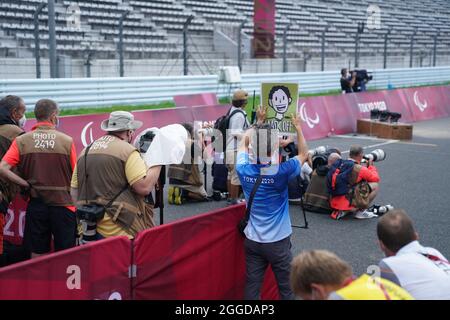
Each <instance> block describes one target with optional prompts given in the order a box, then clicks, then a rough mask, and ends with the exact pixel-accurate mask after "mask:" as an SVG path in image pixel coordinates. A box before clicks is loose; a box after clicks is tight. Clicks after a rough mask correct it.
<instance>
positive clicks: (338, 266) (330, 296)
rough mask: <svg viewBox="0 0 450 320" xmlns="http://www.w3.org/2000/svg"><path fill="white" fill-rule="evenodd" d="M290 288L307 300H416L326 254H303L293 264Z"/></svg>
mask: <svg viewBox="0 0 450 320" xmlns="http://www.w3.org/2000/svg"><path fill="white" fill-rule="evenodd" d="M291 287H292V290H293V291H294V293H295V295H296V296H298V297H300V298H302V299H304V300H413V297H411V295H410V294H409V293H408V292H406V291H405V290H404V289H402V288H400V287H399V286H398V285H396V284H395V283H393V282H391V281H389V280H386V279H382V278H380V277H375V276H369V275H367V274H363V275H361V276H360V277H358V278H356V277H355V276H353V271H352V267H351V266H350V265H349V264H348V263H347V262H345V261H343V260H342V259H340V258H339V257H338V256H337V255H335V254H334V253H332V252H330V251H327V250H312V251H303V252H302V253H300V254H299V255H298V256H296V257H295V258H294V260H293V261H292V271H291Z"/></svg>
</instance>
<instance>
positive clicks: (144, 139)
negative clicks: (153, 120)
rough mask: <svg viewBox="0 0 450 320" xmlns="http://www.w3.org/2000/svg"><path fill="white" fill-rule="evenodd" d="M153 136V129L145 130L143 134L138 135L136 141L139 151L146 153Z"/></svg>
mask: <svg viewBox="0 0 450 320" xmlns="http://www.w3.org/2000/svg"><path fill="white" fill-rule="evenodd" d="M154 138H155V134H154V133H153V131H147V132H146V133H145V134H143V135H142V136H140V137H139V141H138V146H139V152H140V153H146V152H147V150H148V148H149V147H150V145H151V144H152V142H153V139H154Z"/></svg>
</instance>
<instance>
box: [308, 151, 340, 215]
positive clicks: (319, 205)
mask: <svg viewBox="0 0 450 320" xmlns="http://www.w3.org/2000/svg"><path fill="white" fill-rule="evenodd" d="M310 156H311V161H312V167H313V173H312V175H311V181H310V183H309V185H308V188H307V189H306V192H305V200H304V207H305V210H308V211H311V212H316V213H324V214H331V212H332V211H333V210H332V209H331V207H330V195H329V193H328V188H327V174H328V171H329V170H330V168H331V166H332V165H333V164H334V163H335V162H336V161H338V160H339V159H341V152H340V151H339V150H338V149H334V148H328V147H323V146H321V147H318V148H316V149H314V150H311V151H310Z"/></svg>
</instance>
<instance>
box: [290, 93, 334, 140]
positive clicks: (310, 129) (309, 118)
mask: <svg viewBox="0 0 450 320" xmlns="http://www.w3.org/2000/svg"><path fill="white" fill-rule="evenodd" d="M297 112H298V114H300V117H301V119H302V121H303V123H302V129H303V134H304V136H305V139H307V140H315V139H321V138H323V137H326V136H327V135H329V134H330V132H331V124H330V119H329V118H328V112H327V108H326V106H325V103H324V97H323V96H318V97H308V98H299V100H298V108H297Z"/></svg>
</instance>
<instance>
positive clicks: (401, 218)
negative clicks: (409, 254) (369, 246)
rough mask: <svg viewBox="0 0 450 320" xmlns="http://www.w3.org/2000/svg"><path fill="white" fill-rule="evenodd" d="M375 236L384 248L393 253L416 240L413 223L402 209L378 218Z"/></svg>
mask: <svg viewBox="0 0 450 320" xmlns="http://www.w3.org/2000/svg"><path fill="white" fill-rule="evenodd" d="M377 235H378V239H379V240H380V241H381V242H383V244H384V245H385V247H386V248H388V249H389V250H391V251H392V252H394V253H397V252H398V251H399V250H400V249H401V248H403V247H404V246H406V245H407V244H408V243H411V242H412V241H414V240H416V231H415V230H414V226H413V222H412V220H411V218H410V217H408V215H407V214H406V212H405V211H404V210H402V209H396V210H392V211H390V212H388V213H386V214H385V215H383V216H382V217H381V218H380V220H379V221H378V225H377Z"/></svg>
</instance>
